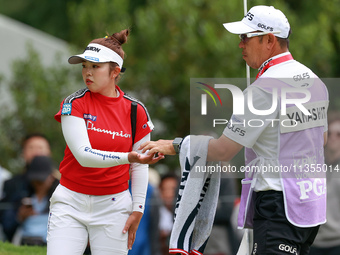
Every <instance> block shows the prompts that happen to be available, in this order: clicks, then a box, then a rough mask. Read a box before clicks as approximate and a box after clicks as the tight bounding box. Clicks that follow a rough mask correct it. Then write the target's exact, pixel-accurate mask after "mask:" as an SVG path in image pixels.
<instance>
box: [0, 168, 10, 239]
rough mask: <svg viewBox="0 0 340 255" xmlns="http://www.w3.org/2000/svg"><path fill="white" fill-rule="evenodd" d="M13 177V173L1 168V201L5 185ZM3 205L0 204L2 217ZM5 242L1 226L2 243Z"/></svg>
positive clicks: (0, 236) (0, 226)
mask: <svg viewBox="0 0 340 255" xmlns="http://www.w3.org/2000/svg"><path fill="white" fill-rule="evenodd" d="M11 177H12V174H11V172H9V171H8V170H7V169H5V168H3V167H1V166H0V200H1V199H2V191H3V186H4V183H5V181H7V180H8V179H10V178H11ZM2 205H3V204H1V203H0V215H1V211H2V210H3V209H4V208H3V207H2ZM4 240H5V236H4V232H3V230H2V225H1V224H0V241H4Z"/></svg>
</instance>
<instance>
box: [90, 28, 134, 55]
mask: <svg viewBox="0 0 340 255" xmlns="http://www.w3.org/2000/svg"><path fill="white" fill-rule="evenodd" d="M129 33H130V31H129V29H124V30H122V31H120V32H118V33H114V34H112V35H110V36H109V35H108V36H105V37H104V38H98V39H94V40H92V41H91V42H90V43H98V44H101V45H103V46H105V47H107V48H109V49H111V50H113V51H114V52H116V53H117V54H118V55H119V56H121V57H122V58H123V59H124V56H125V52H124V50H123V48H122V44H124V43H126V42H127V38H128V36H129Z"/></svg>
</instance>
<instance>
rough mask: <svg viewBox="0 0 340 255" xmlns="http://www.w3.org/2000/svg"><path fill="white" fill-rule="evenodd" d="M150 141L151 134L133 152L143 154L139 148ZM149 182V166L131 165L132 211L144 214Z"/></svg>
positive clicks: (135, 146)
mask: <svg viewBox="0 0 340 255" xmlns="http://www.w3.org/2000/svg"><path fill="white" fill-rule="evenodd" d="M146 141H150V133H149V134H147V135H146V136H144V137H143V138H142V139H141V140H139V141H138V142H136V143H135V144H134V145H133V147H132V150H133V151H136V152H138V153H140V154H141V151H140V150H138V147H139V146H140V145H141V144H142V143H144V142H146ZM148 180H149V165H147V164H139V163H131V167H130V181H131V193H132V210H133V211H138V212H142V213H143V212H144V208H145V199H146V192H147V189H148Z"/></svg>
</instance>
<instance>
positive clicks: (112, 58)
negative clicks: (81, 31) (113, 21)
mask: <svg viewBox="0 0 340 255" xmlns="http://www.w3.org/2000/svg"><path fill="white" fill-rule="evenodd" d="M84 60H87V61H90V62H95V63H106V62H115V63H117V64H118V66H119V67H120V69H122V67H123V59H122V58H121V57H120V56H119V55H118V54H117V53H116V52H114V51H113V50H111V49H109V48H107V47H105V46H103V45H100V44H97V43H90V44H89V45H88V46H87V47H86V49H85V51H84V52H83V54H79V55H74V56H71V57H70V58H69V59H68V62H69V63H70V64H79V63H82V62H83V61H84Z"/></svg>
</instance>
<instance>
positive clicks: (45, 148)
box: [23, 136, 51, 163]
mask: <svg viewBox="0 0 340 255" xmlns="http://www.w3.org/2000/svg"><path fill="white" fill-rule="evenodd" d="M50 155H51V150H50V145H49V143H48V141H46V139H44V138H43V137H39V136H33V137H31V138H30V139H28V140H27V141H26V142H25V144H24V148H23V158H24V160H25V162H26V163H30V162H31V161H32V159H33V158H34V157H36V156H50Z"/></svg>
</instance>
